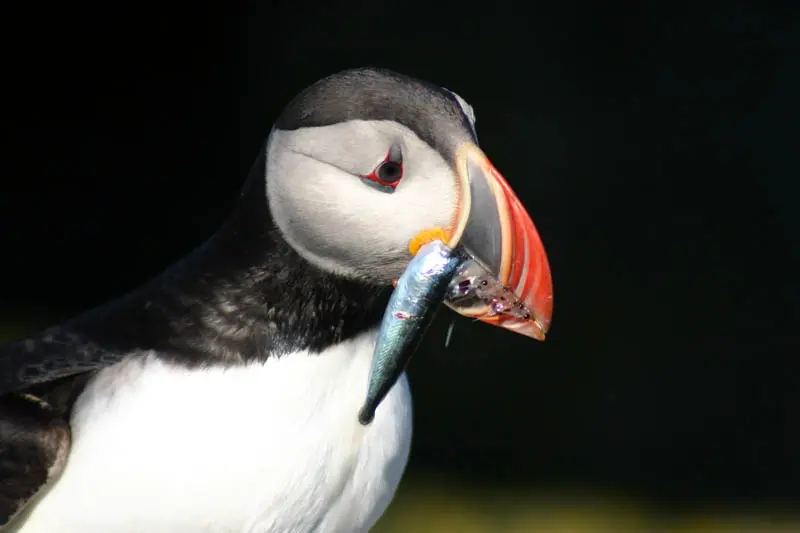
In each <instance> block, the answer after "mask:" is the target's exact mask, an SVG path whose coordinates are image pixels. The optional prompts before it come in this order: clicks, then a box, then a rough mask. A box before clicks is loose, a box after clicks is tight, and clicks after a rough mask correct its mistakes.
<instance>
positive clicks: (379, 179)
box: [362, 147, 403, 192]
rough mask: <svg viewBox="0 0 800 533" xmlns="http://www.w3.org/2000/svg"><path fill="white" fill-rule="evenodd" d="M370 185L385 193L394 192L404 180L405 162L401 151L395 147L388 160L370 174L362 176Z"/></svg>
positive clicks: (387, 157)
mask: <svg viewBox="0 0 800 533" xmlns="http://www.w3.org/2000/svg"><path fill="white" fill-rule="evenodd" d="M362 177H363V178H364V179H365V180H367V183H368V184H369V185H372V186H374V187H376V188H377V189H378V190H381V191H383V192H394V190H395V189H396V188H397V185H398V184H399V183H400V180H401V179H403V160H402V157H401V156H400V154H399V150H397V149H395V148H394V147H393V148H392V150H390V151H389V154H388V155H387V156H386V159H384V160H383V161H381V163H380V164H379V165H378V166H377V167H375V170H373V171H372V172H371V173H370V174H367V175H366V176H362Z"/></svg>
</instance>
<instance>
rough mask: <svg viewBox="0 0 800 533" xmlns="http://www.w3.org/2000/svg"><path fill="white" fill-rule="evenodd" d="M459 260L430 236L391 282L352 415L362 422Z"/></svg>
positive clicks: (416, 340) (408, 352)
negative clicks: (362, 395) (363, 389)
mask: <svg viewBox="0 0 800 533" xmlns="http://www.w3.org/2000/svg"><path fill="white" fill-rule="evenodd" d="M465 260H467V258H466V257H465V256H463V255H462V254H460V253H457V252H454V251H453V250H451V249H449V248H448V247H447V246H446V245H445V244H444V243H442V242H441V241H433V242H430V243H428V244H426V245H425V246H423V247H422V248H420V250H419V251H418V252H417V255H416V256H415V257H414V258H413V259H412V260H411V262H410V263H409V265H408V267H407V268H406V270H405V272H403V275H402V276H401V277H400V279H399V280H398V281H397V287H396V288H395V290H394V292H393V293H392V296H391V298H390V299H389V305H388V307H387V308H386V312H385V313H384V315H383V321H382V322H381V326H380V330H379V331H378V340H377V343H376V344H375V353H374V355H373V359H372V368H371V369H370V374H369V385H368V388H367V396H366V400H365V401H364V406H363V407H362V408H361V411H360V412H359V414H358V420H359V421H360V422H361V423H362V424H364V425H367V424H369V423H370V422H372V419H373V417H374V416H375V409H377V408H378V405H379V404H380V403H381V401H382V400H383V398H384V397H385V396H386V394H387V393H388V392H389V390H390V389H391V388H392V386H393V385H394V384H395V382H396V381H397V379H398V378H399V377H400V374H402V373H403V370H404V369H405V367H406V365H407V364H408V361H409V359H411V356H412V355H413V354H414V352H415V351H416V349H417V347H418V346H419V344H420V342H421V341H422V337H423V335H424V333H425V330H426V329H427V328H428V326H429V325H430V323H431V321H432V320H433V317H434V316H435V314H436V310H437V309H438V307H439V304H440V303H441V302H442V301H443V300H444V297H445V294H446V292H447V288H448V284H449V283H450V281H451V280H452V279H453V276H454V275H455V273H456V271H457V269H458V267H459V266H460V265H461V264H462V263H463V262H464V261H465Z"/></svg>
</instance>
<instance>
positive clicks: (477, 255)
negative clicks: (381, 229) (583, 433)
mask: <svg viewBox="0 0 800 533" xmlns="http://www.w3.org/2000/svg"><path fill="white" fill-rule="evenodd" d="M456 168H457V175H458V180H459V183H458V206H457V208H456V212H455V214H454V217H453V221H452V223H451V225H450V227H449V228H434V229H432V230H428V231H425V232H423V233H421V234H420V235H418V236H417V237H415V238H414V239H413V240H412V241H411V243H409V251H410V252H411V253H412V255H414V257H413V259H412V260H411V262H410V263H409V265H408V267H407V268H406V270H405V272H404V273H403V275H402V276H401V277H400V279H399V280H398V281H397V282H396V283H395V291H394V292H393V294H392V297H391V298H390V300H389V305H388V307H387V309H386V312H385V314H384V317H383V321H382V322H381V326H380V330H379V332H378V339H377V342H376V345H375V352H374V355H373V361H372V368H371V370H370V376H369V382H368V388H367V395H366V398H365V401H364V404H363V406H362V408H361V410H360V412H359V415H358V419H359V421H360V422H361V424H363V425H367V424H369V423H370V422H371V421H372V420H373V418H374V416H375V410H376V409H377V407H378V405H379V404H380V402H381V401H382V400H383V398H384V397H385V396H386V394H388V392H389V390H391V388H392V386H394V384H395V382H396V381H397V379H398V378H399V377H400V375H401V374H402V372H403V370H404V369H405V366H406V365H407V364H408V361H409V360H410V358H411V356H412V355H413V353H414V352H415V351H416V348H417V347H418V345H419V344H420V342H421V340H422V337H423V335H424V333H425V331H426V330H427V328H428V326H429V325H430V323H431V322H432V320H433V317H434V315H435V312H436V309H437V308H438V306H439V304H440V303H441V302H443V301H444V303H446V304H447V305H448V307H450V308H451V309H453V310H454V311H456V312H457V313H459V314H461V315H463V316H466V317H470V318H475V319H478V320H480V321H482V322H485V323H488V324H493V325H495V326H500V327H502V328H505V329H508V330H510V331H514V332H516V333H520V334H522V335H526V336H528V337H533V338H534V339H538V340H544V338H545V334H546V333H547V330H548V328H549V327H550V320H551V316H552V312H553V282H552V278H551V275H550V265H549V263H548V261H547V255H546V253H545V250H544V245H543V244H542V240H541V238H540V237H539V233H538V232H537V231H536V227H535V226H534V225H533V221H532V220H531V217H530V215H528V213H527V211H526V210H525V208H524V207H523V206H522V203H521V202H520V201H519V198H517V195H516V194H515V193H514V191H513V190H512V189H511V187H510V186H509V185H508V183H507V182H506V180H505V179H504V178H503V176H502V175H501V174H500V173H499V172H498V171H497V169H495V168H494V166H493V165H492V164H491V163H490V162H489V160H488V158H487V157H486V156H485V155H484V154H483V152H482V151H481V150H480V149H479V148H478V147H477V146H476V145H474V144H471V143H467V144H464V145H462V146H461V148H460V149H459V150H458V151H457V156H456Z"/></svg>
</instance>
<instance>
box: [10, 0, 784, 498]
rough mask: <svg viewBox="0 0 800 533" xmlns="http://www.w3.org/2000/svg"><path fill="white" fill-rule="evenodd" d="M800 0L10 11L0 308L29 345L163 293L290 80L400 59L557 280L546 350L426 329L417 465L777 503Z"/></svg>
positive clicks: (167, 5)
mask: <svg viewBox="0 0 800 533" xmlns="http://www.w3.org/2000/svg"><path fill="white" fill-rule="evenodd" d="M793 4H794V2H772V3H769V4H767V3H764V4H763V5H758V4H756V3H755V2H752V3H747V2H726V3H718V2H707V3H701V2H698V3H696V4H694V5H692V6H691V7H690V6H689V4H686V5H683V4H682V3H680V2H669V3H663V4H657V3H656V4H645V3H639V2H623V3H618V4H614V5H613V7H609V4H608V3H605V2H588V1H587V2H552V1H551V2H535V3H533V4H532V5H526V6H525V7H524V8H523V7H522V4H521V3H514V5H513V6H512V4H511V3H510V2H504V1H495V2H489V3H483V4H481V5H475V6H471V5H470V4H469V3H467V2H451V3H435V2H431V1H426V2H410V1H409V2H387V1H384V0H374V1H372V2H350V3H344V4H338V3H336V2H318V3H315V4H312V3H307V2H297V1H295V2H268V1H263V2H250V3H248V2H243V1H236V0H231V1H228V2H216V3H193V4H188V3H176V2H168V1H165V2H159V3H156V2H129V3H117V4H114V6H113V7H109V6H108V5H107V3H101V2H90V1H87V0H76V1H74V2H69V3H56V4H47V5H44V4H42V5H39V4H35V3H29V4H27V7H24V8H23V7H13V8H8V9H10V10H11V12H7V13H6V15H5V16H4V19H5V20H4V22H3V24H4V26H6V27H7V29H6V31H5V32H4V37H3V41H4V45H3V49H2V58H3V76H2V78H3V82H2V85H3V87H4V92H5V93H6V96H4V97H3V99H2V100H0V105H2V115H3V120H2V130H3V135H4V137H6V140H5V141H4V149H3V150H2V152H4V154H5V155H3V161H2V168H0V183H1V184H2V185H1V186H0V263H2V267H3V270H2V273H3V275H2V276H1V277H0V305H2V308H1V309H0V310H1V311H2V316H3V317H5V319H6V321H7V322H8V323H9V324H12V323H15V324H17V323H18V324H23V326H18V328H19V334H20V335H21V334H22V333H23V332H24V331H23V330H24V329H25V328H26V327H32V326H37V327H38V326H43V325H46V324H47V323H48V322H49V321H54V320H59V319H62V318H66V317H68V316H71V315H73V314H75V313H76V312H78V311H81V310H83V309H86V308H88V307H91V306H93V305H96V304H98V303H101V302H103V301H105V300H107V299H109V298H112V297H115V296H117V295H120V294H122V293H124V292H125V291H127V290H129V289H132V288H134V287H136V286H137V285H139V284H140V283H142V282H144V281H145V280H147V279H149V278H150V277H152V276H153V275H155V274H156V273H158V272H159V271H160V270H162V269H163V268H164V267H166V266H168V265H169V264H170V263H171V262H173V261H175V260H176V259H178V258H179V257H181V256H182V255H184V254H185V253H188V252H189V251H190V250H191V249H192V248H193V247H195V246H196V245H198V244H199V243H201V242H202V241H203V240H205V238H206V237H207V236H209V235H210V234H211V233H212V232H213V231H214V230H215V229H216V228H217V227H218V225H219V224H220V223H221V222H222V221H223V219H224V218H225V216H226V215H227V213H228V212H229V210H230V208H231V206H232V205H233V201H234V199H235V196H236V194H237V192H238V190H239V187H240V186H241V184H242V182H243V180H244V178H245V176H246V174H247V171H248V170H249V167H250V165H251V164H252V162H253V160H254V159H255V156H256V154H257V152H258V150H259V147H260V145H261V143H262V142H263V141H264V140H265V138H266V135H267V134H268V132H269V128H270V126H271V123H272V121H273V120H274V119H275V118H276V116H277V114H278V113H279V112H280V110H281V108H282V106H283V105H285V104H286V103H287V102H288V100H289V99H290V98H291V97H292V96H293V95H294V94H295V93H296V92H298V91H299V90H301V89H302V88H303V87H305V86H306V85H308V84H310V83H312V82H313V81H315V80H316V79H318V78H320V77H322V76H324V75H327V74H330V73H332V72H334V71H336V70H339V69H342V68H346V67H353V66H362V65H373V66H383V67H388V68H392V69H395V70H398V71H400V72H403V73H406V74H409V75H413V76H416V77H421V78H424V79H427V80H429V81H433V82H436V83H438V84H441V85H444V86H446V87H448V88H450V89H453V90H455V91H456V92H458V93H459V94H461V95H462V96H463V97H464V98H465V99H466V100H467V101H468V102H470V103H471V104H472V105H473V106H474V108H475V110H476V114H477V128H478V134H479V137H480V140H481V144H482V146H483V148H484V150H485V151H486V152H487V154H488V155H489V157H490V158H491V159H492V160H493V162H494V163H495V165H496V166H497V167H498V168H499V169H500V170H501V172H503V173H504V174H505V176H506V177H507V178H508V180H509V181H510V183H511V184H512V186H513V187H514V188H515V189H516V190H517V192H518V193H519V195H520V197H521V198H522V200H523V202H524V203H525V204H526V206H527V207H528V208H529V211H530V213H531V215H532V216H533V218H534V221H535V222H536V224H537V227H538V229H539V231H540V233H541V235H542V237H543V239H544V241H545V244H546V246H547V249H548V252H549V257H550V261H551V266H552V269H553V275H554V282H555V289H556V297H555V314H554V322H553V329H552V334H551V335H550V337H549V338H548V340H547V341H546V342H545V343H535V342H533V341H530V340H528V339H525V338H522V337H516V336H513V335H510V334H508V333H506V332H503V331H500V330H497V329H496V328H490V327H488V326H483V325H478V324H471V323H469V322H468V321H465V320H461V319H457V320H456V326H455V332H454V336H453V340H452V342H451V343H450V346H449V347H448V348H446V349H445V347H444V337H445V331H446V329H447V326H448V325H449V321H450V317H451V316H452V315H451V314H450V313H445V312H443V313H442V314H441V315H440V316H439V318H438V320H437V324H436V327H435V329H434V330H433V331H432V332H431V334H430V335H429V337H428V338H427V340H426V344H425V346H424V349H423V350H422V352H421V353H419V354H418V356H417V357H416V358H415V359H414V361H413V362H412V367H411V379H412V388H413V392H414V396H415V412H416V415H415V416H416V429H415V431H416V434H415V441H414V448H413V457H412V462H411V466H410V472H411V473H412V475H413V474H414V473H425V472H428V473H430V472H435V473H438V474H441V475H449V476H455V477H457V478H459V479H466V480H472V481H486V482H497V483H502V484H506V485H509V484H514V483H524V484H525V485H527V486H534V487H569V486H581V487H599V488H601V489H604V490H605V489H607V490H616V491H623V492H626V493H630V494H636V495H637V496H639V497H644V498H649V499H651V500H653V501H656V502H661V503H665V504H692V503H696V502H698V501H702V502H724V503H727V504H735V503H736V502H747V503H754V502H755V503H758V502H763V503H770V504H787V505H791V504H792V502H793V501H796V498H798V497H800V363H799V362H798V361H799V360H800V341H799V340H798V337H799V335H798V325H797V320H798V318H800V317H799V316H798V315H800V313H798V311H800V308H799V306H798V297H799V296H800V285H799V284H798V281H797V279H798V274H799V273H800V253H799V250H800V215H799V214H798V211H797V210H796V207H797V206H796V204H797V198H798V196H797V192H798V187H797V185H796V182H797V180H798V172H797V156H798V147H799V146H800V142H799V141H800V135H798V119H800V113H798V110H799V106H798V95H800V78H799V75H798V72H800V70H798V69H800V54H799V48H798V46H800V40H799V39H798V36H800V22H799V21H800V17H798V9H797V8H795V7H794V6H793ZM4 9H5V8H4ZM523 9H524V12H523Z"/></svg>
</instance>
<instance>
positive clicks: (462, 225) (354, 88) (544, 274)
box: [266, 68, 553, 340]
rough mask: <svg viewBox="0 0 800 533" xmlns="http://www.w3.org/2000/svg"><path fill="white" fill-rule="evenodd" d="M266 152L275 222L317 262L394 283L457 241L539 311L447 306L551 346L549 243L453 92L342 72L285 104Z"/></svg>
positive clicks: (389, 76) (376, 74)
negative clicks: (428, 249)
mask: <svg viewBox="0 0 800 533" xmlns="http://www.w3.org/2000/svg"><path fill="white" fill-rule="evenodd" d="M266 157H267V169H268V175H269V179H268V180H267V198H268V202H269V207H270V211H271V213H272V216H273V218H274V221H275V223H276V225H277V227H278V228H279V230H280V231H281V233H282V234H283V237H284V238H285V239H286V241H287V242H288V243H289V244H290V245H291V246H292V247H293V248H294V249H295V250H296V251H297V252H298V253H299V254H300V255H301V256H302V257H303V258H305V259H306V260H307V261H309V262H310V263H312V264H314V265H316V266H317V267H318V268H321V269H323V270H326V271H330V272H332V273H336V274H338V275H341V276H345V277H350V278H357V279H360V280H365V281H367V282H369V283H375V284H389V283H392V282H393V281H394V280H397V279H398V278H399V277H400V276H401V274H402V273H403V271H404V270H405V268H406V267H407V266H408V263H409V261H410V260H411V259H412V257H413V256H414V254H415V253H416V252H417V250H419V248H420V247H421V246H422V245H424V244H426V243H427V242H429V241H431V240H434V239H438V240H441V241H443V242H444V243H445V244H447V245H448V246H450V247H451V248H456V247H458V246H461V247H462V248H463V249H464V250H466V251H468V252H469V253H470V254H472V255H473V256H474V257H475V258H477V259H478V260H479V261H480V262H481V263H483V265H485V266H486V267H487V268H488V269H489V270H490V271H491V273H492V274H493V275H494V276H495V277H496V278H497V280H498V281H499V282H501V283H503V284H504V285H505V286H506V287H508V288H509V289H511V290H512V291H514V293H515V294H516V295H517V296H518V297H519V298H520V299H521V300H522V301H523V302H524V303H525V304H526V305H527V306H528V309H530V310H531V315H532V316H531V317H530V318H529V319H509V318H508V317H503V319H500V318H499V317H498V316H489V315H487V313H486V309H480V308H475V307H470V308H458V307H457V306H454V305H451V307H453V309H454V310H455V311H457V312H459V313H460V314H462V315H465V316H469V317H473V318H478V319H479V320H482V321H484V322H487V323H490V324H495V325H499V326H501V327H504V328H507V329H510V330H513V331H516V332H518V333H522V334H524V335H528V336H530V337H533V338H536V339H540V340H543V339H544V335H545V333H546V332H547V329H548V327H549V324H550V317H551V313H552V305H553V288H552V281H551V275H550V267H549V265H548V261H547V256H546V254H545V250H544V246H543V245H542V241H541V239H540V238H539V235H538V233H537V231H536V229H535V227H534V225H533V222H532V221H531V217H530V216H529V215H528V213H527V211H526V210H525V208H524V207H523V206H522V203H521V202H520V201H519V199H518V198H517V196H516V194H515V193H514V192H513V190H512V189H511V187H510V186H509V185H508V183H507V182H506V180H505V179H504V178H503V177H502V175H501V174H500V173H499V172H498V171H497V170H496V169H495V168H494V166H493V165H492V164H491V163H490V162H489V159H488V158H487V157H486V155H484V153H483V152H482V151H481V149H480V148H479V147H478V141H477V135H476V132H475V115H474V113H473V111H472V108H471V107H470V106H469V105H468V104H467V103H466V102H465V101H464V100H463V99H462V98H461V97H460V96H458V95H457V94H455V93H453V92H452V91H449V90H447V89H444V88H441V87H438V86H435V85H431V84H429V83H426V82H423V81H419V80H416V79H412V78H409V77H406V76H402V75H399V74H396V73H393V72H390V71H386V70H379V69H371V68H361V69H352V70H346V71H343V72H339V73H337V74H334V75H331V76H329V77H327V78H324V79H322V80H320V81H318V82H317V83H315V84H313V85H311V86H310V87H308V88H307V89H305V90H304V91H303V92H301V93H300V94H299V95H298V96H297V97H296V98H295V99H294V100H293V101H292V102H291V103H290V104H289V105H288V106H287V107H286V109H285V110H284V111H283V113H282V114H281V115H280V117H279V118H278V120H277V121H276V123H275V126H274V128H273V130H272V132H271V134H270V137H269V141H268V143H267V149H266Z"/></svg>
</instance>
